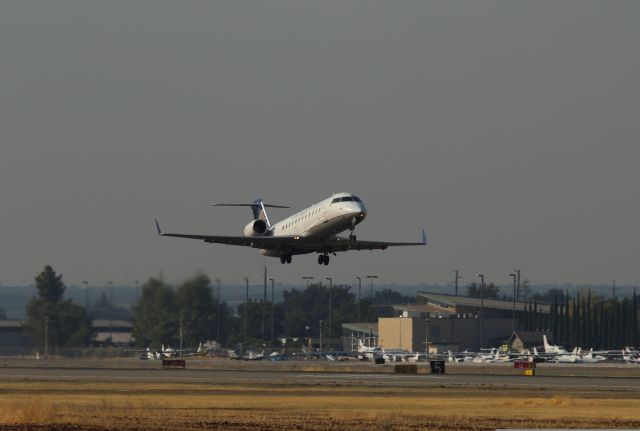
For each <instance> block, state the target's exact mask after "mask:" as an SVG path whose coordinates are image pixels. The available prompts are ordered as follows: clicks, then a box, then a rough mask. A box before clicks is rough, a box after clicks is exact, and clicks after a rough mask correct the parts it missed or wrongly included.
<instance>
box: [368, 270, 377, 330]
mask: <svg viewBox="0 0 640 431" xmlns="http://www.w3.org/2000/svg"><path fill="white" fill-rule="evenodd" d="M367 278H368V279H369V289H370V293H369V295H370V297H371V305H370V306H369V307H370V311H371V318H372V319H373V279H374V278H378V276H377V275H367Z"/></svg>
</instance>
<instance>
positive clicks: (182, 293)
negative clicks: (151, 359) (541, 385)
mask: <svg viewBox="0 0 640 431" xmlns="http://www.w3.org/2000/svg"><path fill="white" fill-rule="evenodd" d="M394 293H395V292H394ZM394 293H391V292H390V291H389V292H385V291H381V292H377V294H376V296H374V298H373V299H372V298H367V299H363V300H362V301H361V304H360V315H359V316H358V302H357V298H356V297H355V295H354V294H353V293H352V292H351V288H350V286H344V285H337V286H333V287H332V288H331V292H329V287H327V286H323V285H320V284H311V285H310V286H309V287H308V288H306V289H304V290H299V289H295V288H294V289H291V290H285V291H284V292H283V300H282V302H279V303H272V302H271V301H266V302H264V301H259V300H249V301H248V302H246V303H242V304H240V305H238V307H237V313H234V312H233V309H232V308H231V307H230V306H229V305H228V304H227V303H225V302H224V301H221V300H219V299H218V298H215V296H214V295H213V289H212V287H211V280H210V279H209V278H208V277H207V276H206V275H204V274H197V275H196V276H194V277H192V278H189V279H187V280H185V281H184V282H183V283H181V284H180V285H178V286H177V287H176V288H175V289H174V288H173V287H172V286H170V285H168V284H166V283H164V282H163V281H161V280H157V279H150V280H149V281H148V282H146V283H145V284H144V285H143V286H142V295H141V298H140V300H139V302H138V303H137V304H136V305H135V306H134V307H133V336H134V338H135V343H136V344H137V345H139V346H141V347H142V346H149V345H154V346H157V345H160V344H171V345H175V343H176V342H177V340H178V339H179V331H180V328H182V336H183V343H184V344H185V345H190V346H195V345H197V344H198V343H199V342H201V341H204V340H218V341H219V342H221V343H222V344H229V345H233V344H236V343H240V342H244V339H245V335H246V338H247V343H248V344H249V345H256V344H261V343H269V344H270V343H272V342H275V341H276V339H278V338H283V337H284V338H292V337H296V338H303V337H306V336H317V334H318V332H319V322H320V320H323V321H324V328H325V329H324V330H325V331H326V332H325V334H326V335H331V336H332V337H337V336H340V335H341V333H342V324H343V323H345V322H353V321H356V320H357V319H358V317H360V320H363V321H369V320H371V319H376V318H377V314H376V312H375V309H374V308H373V307H372V303H373V302H375V301H378V300H379V301H380V302H386V301H388V300H389V297H394V296H395V295H394ZM329 295H331V318H330V319H329V303H330V301H329ZM245 317H246V325H245Z"/></svg>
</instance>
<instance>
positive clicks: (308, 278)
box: [302, 275, 313, 289]
mask: <svg viewBox="0 0 640 431" xmlns="http://www.w3.org/2000/svg"><path fill="white" fill-rule="evenodd" d="M302 279H303V280H307V289H308V288H309V280H313V277H309V276H308V275H305V276H304V277H302Z"/></svg>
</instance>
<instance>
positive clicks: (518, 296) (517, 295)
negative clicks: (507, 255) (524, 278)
mask: <svg viewBox="0 0 640 431" xmlns="http://www.w3.org/2000/svg"><path fill="white" fill-rule="evenodd" d="M513 272H515V274H516V275H517V276H518V279H517V281H516V283H517V288H516V298H518V299H520V270H519V269H514V270H513Z"/></svg>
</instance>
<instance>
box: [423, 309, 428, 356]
mask: <svg viewBox="0 0 640 431" xmlns="http://www.w3.org/2000/svg"><path fill="white" fill-rule="evenodd" d="M424 329H425V331H424V350H425V359H426V361H427V362H429V313H427V317H425V319H424Z"/></svg>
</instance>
